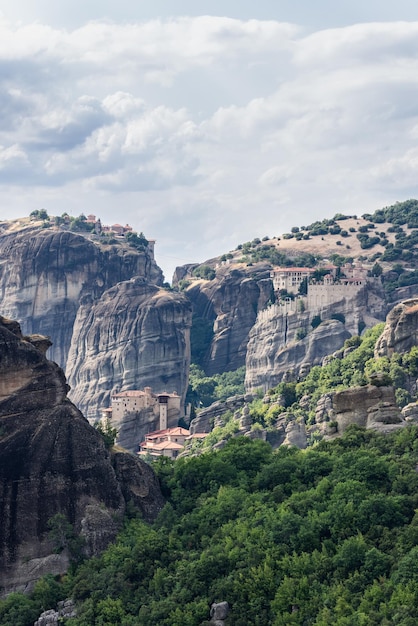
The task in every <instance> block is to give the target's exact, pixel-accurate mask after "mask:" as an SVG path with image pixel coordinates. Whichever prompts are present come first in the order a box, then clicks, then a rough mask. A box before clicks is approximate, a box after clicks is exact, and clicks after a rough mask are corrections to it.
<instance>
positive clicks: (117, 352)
mask: <svg viewBox="0 0 418 626" xmlns="http://www.w3.org/2000/svg"><path fill="white" fill-rule="evenodd" d="M191 319H192V313H191V305H190V302H189V301H188V300H187V298H185V297H184V296H183V295H182V294H180V293H174V292H168V291H166V290H164V289H159V288H158V287H156V286H155V285H150V284H149V283H147V282H145V281H143V280H142V279H140V278H134V279H132V280H129V281H125V282H122V283H119V284H118V285H116V286H115V287H112V288H111V289H109V290H108V291H106V292H105V293H104V294H103V296H102V297H101V298H100V299H99V300H97V301H96V302H92V301H91V300H90V299H87V298H86V299H84V301H83V302H82V305H81V306H80V309H79V311H78V315H77V319H76V321H75V325H74V336H75V337H77V341H74V342H73V344H72V347H71V350H70V354H69V357H68V366H67V369H68V379H69V383H70V386H71V388H72V391H71V394H70V397H71V399H72V401H73V402H74V403H75V404H76V405H77V406H79V407H80V409H81V410H82V412H83V413H84V415H86V417H89V418H90V417H91V418H96V417H98V414H99V411H100V409H102V408H105V407H107V406H109V400H110V392H111V391H112V390H114V389H118V391H127V390H130V389H138V388H139V389H142V388H143V387H146V386H148V387H152V389H153V391H154V392H156V393H162V392H164V391H168V392H173V391H176V392H177V393H178V394H179V395H180V396H181V397H182V400H183V401H184V397H185V394H186V390H187V384H188V370H189V363H190V326H191Z"/></svg>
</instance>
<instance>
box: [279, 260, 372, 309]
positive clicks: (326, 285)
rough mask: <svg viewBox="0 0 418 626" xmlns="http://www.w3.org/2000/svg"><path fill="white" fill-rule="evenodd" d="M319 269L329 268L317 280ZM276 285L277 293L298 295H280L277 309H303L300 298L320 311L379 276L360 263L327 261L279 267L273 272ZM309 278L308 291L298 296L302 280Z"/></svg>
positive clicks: (311, 307) (304, 305)
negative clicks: (372, 275) (342, 263)
mask: <svg viewBox="0 0 418 626" xmlns="http://www.w3.org/2000/svg"><path fill="white" fill-rule="evenodd" d="M318 270H327V273H326V274H325V275H323V277H322V279H320V280H315V279H314V274H315V273H316V272H317V271H318ZM270 276H271V278H272V281H273V288H274V291H275V293H276V294H277V295H279V294H280V291H282V290H285V291H287V292H288V293H289V294H294V296H297V297H296V298H295V299H292V298H293V296H292V297H288V298H286V299H284V300H283V298H278V303H277V306H275V310H277V311H278V312H282V313H291V312H297V311H298V310H299V311H300V310H301V301H302V302H303V307H304V310H307V311H310V312H318V311H320V310H321V309H323V308H324V307H327V306H328V305H330V304H333V303H334V302H338V301H340V300H342V299H344V298H345V299H350V298H353V297H354V296H355V295H356V294H357V293H358V292H359V291H360V290H361V289H363V288H364V287H365V286H366V285H367V284H370V283H374V282H375V281H376V280H379V281H380V279H377V278H374V277H371V276H369V275H368V270H367V269H366V268H365V267H363V266H362V265H361V264H356V265H353V264H351V263H346V264H345V265H343V266H342V267H336V266H335V265H324V266H320V267H319V268H316V269H313V268H310V267H278V268H275V269H274V270H273V271H272V272H271V274H270ZM305 279H306V280H307V283H308V284H307V295H306V297H304V296H299V295H298V292H299V287H300V285H301V283H302V281H303V280H305Z"/></svg>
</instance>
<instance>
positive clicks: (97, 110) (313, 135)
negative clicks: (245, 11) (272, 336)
mask: <svg viewBox="0 0 418 626" xmlns="http://www.w3.org/2000/svg"><path fill="white" fill-rule="evenodd" d="M417 35H418V23H415V22H414V23H407V22H397V23H391V24H385V23H382V24H377V23H372V24H358V25H355V26H350V27H346V28H339V29H333V30H322V31H318V32H316V33H313V34H311V35H308V36H305V35H304V34H303V32H302V31H301V30H300V29H299V28H298V27H296V26H292V25H289V24H281V23H278V22H274V21H266V22H261V21H257V20H250V21H240V20H238V19H229V18H220V17H209V16H206V17H205V16H203V17H197V18H190V17H187V18H178V19H171V20H167V21H161V20H152V21H148V22H142V23H132V24H115V23H112V22H93V23H88V24H86V25H84V26H82V27H80V28H78V29H76V30H73V31H66V30H62V29H61V30H60V29H54V28H51V27H48V26H45V25H42V24H32V25H26V26H19V25H18V26H15V25H11V24H10V23H7V22H6V21H4V20H3V21H2V22H0V106H1V109H2V121H1V123H0V146H1V148H0V202H1V203H2V206H3V207H8V211H9V212H10V215H12V213H13V211H18V210H19V211H20V212H21V210H22V207H23V206H24V201H25V199H26V201H27V199H28V198H30V201H31V206H28V207H27V211H26V212H29V211H30V210H32V209H33V208H34V207H33V202H39V204H40V206H45V205H46V204H47V202H48V203H49V206H47V208H48V209H49V210H50V212H51V213H54V212H56V213H60V212H62V211H63V210H76V209H74V207H79V206H80V209H81V210H83V211H84V212H86V211H88V212H93V213H96V214H100V213H101V212H102V214H103V218H104V219H105V220H106V216H109V217H108V219H109V221H111V220H112V215H113V211H114V207H115V206H116V205H117V206H118V207H119V208H118V218H120V219H122V215H123V219H124V220H125V221H130V222H132V223H133V225H134V226H135V227H136V228H137V229H138V230H143V231H144V232H145V233H146V234H147V235H148V236H152V237H156V238H157V239H158V242H159V243H158V246H157V259H159V254H161V258H163V257H164V253H165V254H166V255H167V257H176V258H177V259H179V260H180V259H183V260H184V261H187V260H189V261H192V260H204V258H205V257H210V256H213V255H215V254H219V253H222V252H225V251H226V250H227V249H228V248H231V247H235V246H236V245H237V244H238V243H239V242H241V241H244V240H248V239H252V238H253V237H255V236H262V235H264V234H266V233H268V234H271V235H274V234H280V233H281V232H284V231H286V230H288V229H289V227H290V226H292V225H297V224H299V225H300V224H301V223H306V222H308V221H313V220H314V219H317V218H322V217H324V216H326V215H332V214H334V213H335V212H339V211H344V210H346V211H349V212H355V213H357V212H361V211H363V210H364V211H366V210H368V211H369V210H370V211H371V210H373V209H374V208H378V206H380V205H381V204H387V203H389V202H391V201H392V200H395V199H400V200H402V199H403V197H410V196H413V195H414V194H415V195H416V194H417V193H418V188H417V186H418V185H417V183H418V178H417V175H416V174H417V169H418V155H417V149H416V138H417V134H418V132H417V128H418V106H417V105H416V102H417V101H418V82H417V80H416V76H417V75H418V36H417ZM25 188H27V189H25ZM86 203H88V204H89V206H86ZM81 205H82V206H81ZM5 211H6V209H5V210H4V211H3V212H2V214H3V215H2V216H4V217H7V215H5ZM80 212H81V211H80ZM163 246H167V249H166V250H164V249H163ZM173 264H174V263H172V262H170V261H168V262H167V263H165V265H166V267H167V266H168V267H170V268H171V267H172V265H173Z"/></svg>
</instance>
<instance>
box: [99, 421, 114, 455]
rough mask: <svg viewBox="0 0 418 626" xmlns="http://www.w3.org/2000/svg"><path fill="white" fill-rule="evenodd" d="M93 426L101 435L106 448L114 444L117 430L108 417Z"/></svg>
mask: <svg viewBox="0 0 418 626" xmlns="http://www.w3.org/2000/svg"><path fill="white" fill-rule="evenodd" d="M94 427H95V429H96V430H97V432H98V433H99V434H100V435H101V436H102V439H103V441H104V444H105V446H106V448H111V447H112V446H113V445H115V441H116V437H117V436H118V431H117V429H116V428H114V427H113V426H112V424H111V423H110V421H109V420H108V419H107V420H105V422H104V423H103V422H102V421H100V422H97V424H95V425H94Z"/></svg>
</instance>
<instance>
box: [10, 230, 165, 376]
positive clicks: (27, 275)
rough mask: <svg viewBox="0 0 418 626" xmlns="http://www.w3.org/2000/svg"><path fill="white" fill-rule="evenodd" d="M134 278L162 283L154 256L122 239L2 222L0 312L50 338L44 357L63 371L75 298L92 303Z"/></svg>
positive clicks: (75, 306)
mask: <svg viewBox="0 0 418 626" xmlns="http://www.w3.org/2000/svg"><path fill="white" fill-rule="evenodd" d="M133 276H142V277H143V278H145V279H146V280H147V281H148V282H150V283H155V284H160V285H161V284H162V272H161V270H160V268H159V267H158V266H157V265H156V263H155V261H154V259H153V255H152V254H151V253H150V252H149V251H147V250H145V251H143V252H139V251H137V250H135V249H134V248H132V247H130V246H128V245H127V244H125V243H124V242H123V240H119V241H118V242H117V243H114V244H110V245H109V244H105V243H103V238H102V239H101V238H100V237H98V236H95V235H88V236H87V235H85V234H77V233H73V232H70V231H68V230H67V231H63V230H59V229H42V228H40V227H39V225H38V226H35V225H33V224H32V225H31V224H30V222H29V220H28V219H26V220H22V227H21V228H20V229H16V228H15V225H14V223H7V222H6V223H3V224H2V232H1V233H0V293H1V310H0V313H1V314H2V315H3V316H5V317H8V318H10V319H16V320H19V322H20V324H21V326H22V329H23V332H25V333H28V334H33V333H40V334H42V335H47V336H48V335H49V336H51V337H54V345H53V347H52V349H51V351H50V353H49V356H50V358H51V359H52V360H54V361H55V362H56V363H58V364H59V365H60V366H61V367H63V368H64V369H65V368H66V362H67V355H68V352H69V349H70V344H71V340H72V334H73V325H74V321H75V319H76V316H77V311H78V308H79V305H80V301H81V300H82V299H86V298H88V299H90V300H91V301H92V302H93V301H95V300H96V299H98V298H99V297H100V296H101V295H102V293H103V292H104V291H105V290H107V289H109V287H111V286H113V285H115V284H116V283H118V282H120V281H123V280H127V279H129V278H132V277H133ZM73 341H74V342H77V341H78V339H77V337H75V338H74V339H73Z"/></svg>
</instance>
